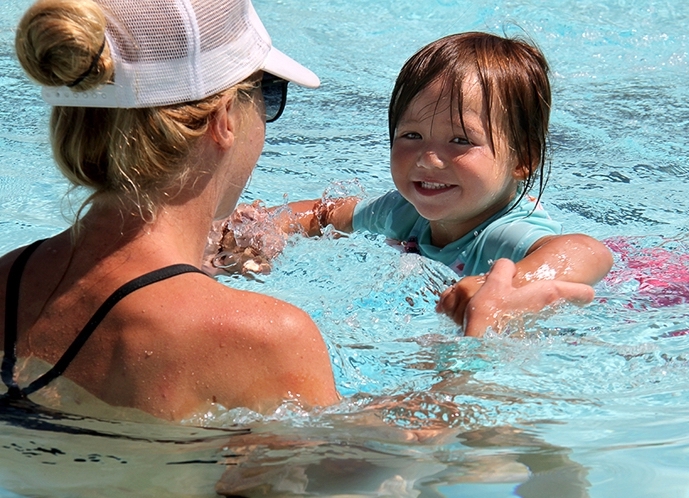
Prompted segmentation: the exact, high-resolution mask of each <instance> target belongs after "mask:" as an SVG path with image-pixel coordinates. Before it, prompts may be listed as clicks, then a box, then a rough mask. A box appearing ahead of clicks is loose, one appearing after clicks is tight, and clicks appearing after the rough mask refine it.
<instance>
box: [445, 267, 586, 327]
mask: <svg viewBox="0 0 689 498" xmlns="http://www.w3.org/2000/svg"><path fill="white" fill-rule="evenodd" d="M516 272H517V268H516V266H515V264H514V263H513V262H512V261H510V260H508V259H499V260H498V261H496V262H495V264H494V265H493V268H491V270H490V272H489V273H488V274H487V275H486V278H485V283H484V284H483V285H482V286H481V287H480V288H479V289H478V290H476V291H475V293H474V295H473V297H471V298H469V301H468V304H466V306H465V307H464V308H463V314H462V318H463V321H461V322H458V321H457V318H456V317H458V316H460V315H459V314H458V312H457V311H456V310H457V309H458V308H459V307H460V305H461V303H460V302H459V301H460V300H458V299H456V300H453V299H451V298H450V297H448V299H447V300H446V301H445V303H444V306H445V307H443V308H442V311H443V312H445V313H446V314H448V315H449V316H450V317H451V318H452V319H453V320H455V322H457V323H459V324H460V325H463V328H464V335H466V336H472V337H481V336H482V335H483V334H484V333H485V331H486V329H488V327H491V328H493V329H494V330H495V331H496V332H500V329H501V327H502V326H503V325H504V324H505V323H506V322H507V321H508V320H509V319H511V318H514V317H517V316H519V315H522V314H524V313H536V312H538V311H541V310H542V309H543V308H545V307H546V306H549V305H551V304H554V303H557V302H560V301H564V302H569V303H572V304H576V305H584V304H587V303H590V302H591V301H592V300H593V297H594V292H593V288H592V287H591V286H589V285H586V284H579V283H573V282H565V281H562V280H542V281H535V282H530V283H527V284H525V285H523V286H521V287H515V286H514V282H513V279H514V276H515V274H516ZM460 283H461V282H460ZM450 294H451V293H450ZM450 294H448V296H449V295H450ZM461 297H462V299H465V296H461ZM441 303H442V300H441ZM453 304H454V305H455V306H454V307H452V305H453Z"/></svg>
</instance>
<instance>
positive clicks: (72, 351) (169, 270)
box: [2, 256, 206, 397]
mask: <svg viewBox="0 0 689 498" xmlns="http://www.w3.org/2000/svg"><path fill="white" fill-rule="evenodd" d="M26 259H28V256H27V258H26ZM25 264H26V262H25V261H24V263H23V264H22V268H23V265H25ZM192 272H193V273H200V274H202V275H206V274H205V273H203V272H202V271H201V270H199V269H198V268H196V267H195V266H192V265H186V264H177V265H170V266H166V267H164V268H159V269H157V270H153V271H151V272H149V273H146V274H144V275H141V276H140V277H137V278H135V279H133V280H130V281H129V282H127V283H126V284H124V285H122V286H121V287H120V288H119V289H117V290H116V291H115V292H113V293H112V294H111V295H110V297H108V298H107V299H106V300H105V302H104V303H103V304H102V305H101V306H100V307H99V308H98V310H97V311H96V312H95V313H94V314H93V316H92V317H91V319H90V320H89V321H88V323H87V324H86V326H84V328H83V329H82V330H81V332H79V335H78V336H77V337H76V339H74V341H73V342H72V344H71V345H70V346H69V348H67V350H66V351H65V352H64V354H63V355H62V357H61V358H60V359H59V360H58V361H57V363H55V365H54V366H53V367H52V368H51V369H50V370H48V371H47V372H46V373H44V374H43V375H41V376H40V377H39V378H38V379H36V380H34V381H33V382H32V383H31V384H29V385H28V386H26V387H25V388H23V389H21V390H19V388H18V387H17V386H16V383H15V382H14V380H13V379H12V375H13V371H14V363H15V362H16V352H15V351H16V344H15V345H14V347H13V348H12V349H13V355H12V356H13V361H12V364H11V367H12V370H10V371H9V373H7V372H6V371H5V360H3V370H2V375H3V381H5V384H6V385H7V386H8V388H9V389H10V390H11V391H14V393H15V394H14V395H13V394H10V393H9V392H8V394H10V396H11V397H16V396H17V395H19V396H20V397H23V396H28V395H29V394H31V393H33V392H35V391H37V390H38V389H41V388H42V387H44V386H45V385H47V384H48V383H50V382H52V381H53V380H54V379H56V378H57V377H59V376H60V375H62V374H63V373H64V371H65V370H66V369H67V367H68V366H69V364H70V363H71V362H72V360H74V357H75V356H76V355H77V353H79V351H80V350H81V348H82V346H83V345H84V344H85V343H86V341H88V339H89V337H91V334H93V332H94V330H96V327H98V325H99V324H100V323H101V322H102V321H103V319H104V318H105V316H106V315H107V314H108V312H109V311H110V310H111V309H112V308H113V307H114V306H115V305H116V304H117V303H118V302H120V301H121V300H122V299H123V298H125V297H126V296H128V295H129V294H131V293H132V292H134V291H136V290H138V289H141V288H142V287H146V286H147V285H150V284H153V283H156V282H160V281H161V280H165V279H168V278H170V277H174V276H176V275H180V274H182V273H192ZM19 274H20V275H21V271H20V272H19ZM17 294H18V293H17ZM16 301H18V297H17V299H16ZM6 314H7V312H6ZM16 315H17V312H16V310H15V311H14V316H15V326H14V329H15V332H14V337H15V342H16ZM5 330H7V329H5ZM5 344H6V346H7V340H6V341H5ZM5 358H7V351H5ZM6 375H9V379H10V381H11V384H12V386H10V385H9V384H7V381H6V379H5V377H6Z"/></svg>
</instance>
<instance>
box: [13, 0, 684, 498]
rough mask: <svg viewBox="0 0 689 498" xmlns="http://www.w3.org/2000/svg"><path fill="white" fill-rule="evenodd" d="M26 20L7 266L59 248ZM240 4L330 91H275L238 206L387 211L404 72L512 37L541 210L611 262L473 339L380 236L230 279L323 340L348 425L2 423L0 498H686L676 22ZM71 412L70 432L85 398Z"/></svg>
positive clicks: (438, 282) (620, 16) (347, 240)
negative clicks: (536, 114) (535, 58)
mask: <svg viewBox="0 0 689 498" xmlns="http://www.w3.org/2000/svg"><path fill="white" fill-rule="evenodd" d="M29 4H30V2H29V1H27V0H4V1H3V2H2V4H0V87H2V90H1V91H0V104H1V105H0V252H3V253H4V252H6V251H8V250H10V249H12V248H14V247H16V246H18V245H20V244H25V243H28V242H30V241H32V240H35V239H36V238H39V237H45V236H48V235H51V234H54V233H56V232H57V231H60V230H62V229H64V228H65V227H67V226H68V221H66V220H65V216H64V215H65V214H67V215H68V214H69V206H70V202H69V199H68V200H65V199H64V197H63V194H64V192H65V190H66V185H65V183H64V181H63V180H62V179H61V178H60V176H59V174H58V173H57V171H56V169H55V167H54V166H53V164H52V161H51V159H50V150H49V145H48V141H47V114H48V109H47V106H46V105H44V104H43V103H42V102H41V101H40V97H39V92H38V90H37V89H36V88H35V87H34V86H32V85H31V84H29V83H28V82H27V81H26V80H25V77H24V76H23V74H22V72H21V70H20V69H19V67H18V64H17V63H16V61H15V58H14V55H13V46H12V41H13V29H14V26H15V24H16V22H17V20H18V18H19V16H20V15H21V13H22V12H23V11H24V10H25V9H26V7H27V6H28V5H29ZM255 5H256V9H257V11H258V12H259V14H260V15H261V17H262V19H263V20H264V23H265V24H266V26H267V28H268V30H269V32H271V34H272V36H273V39H274V41H275V43H276V45H277V46H278V47H279V48H281V49H282V50H283V51H285V52H286V53H288V54H290V55H292V56H294V57H295V58H296V59H297V60H300V61H301V62H303V63H304V64H305V65H307V66H308V67H310V68H312V69H313V70H314V71H315V72H316V73H317V74H319V76H320V77H321V80H322V87H321V88H320V89H318V90H315V91H311V90H304V89H300V88H292V87H290V93H289V97H288V105H287V108H286V110H285V113H284V114H283V116H282V117H281V118H280V120H278V121H277V122H275V123H272V124H269V125H268V130H267V140H266V147H265V152H264V154H263V155H262V157H261V159H260V161H259V166H258V168H257V170H256V172H255V173H254V175H253V177H252V179H251V182H250V184H249V186H248V187H247V190H246V192H245V194H244V197H243V199H244V200H245V201H251V200H253V199H256V198H260V199H263V200H264V201H266V203H267V204H279V203H282V202H284V201H285V199H286V198H287V199H289V200H297V199H305V198H314V197H320V196H321V195H322V193H323V191H324V190H325V189H326V188H330V189H338V188H343V189H349V190H356V189H359V188H362V189H363V190H364V191H365V192H366V193H367V194H371V195H375V194H378V193H382V192H385V191H386V190H388V189H390V188H391V187H392V182H391V180H390V177H389V173H388V171H387V166H386V164H387V159H388V138H387V125H386V115H387V114H386V113H387V99H388V95H389V93H390V91H391V89H392V85H393V82H394V78H395V76H396V74H397V71H398V70H399V68H400V67H401V65H402V64H403V63H404V61H405V60H406V58H407V57H409V56H410V55H411V54H412V53H413V52H414V51H415V50H417V49H418V48H419V47H421V46H422V45H424V44H426V43H428V42H430V41H432V40H434V39H436V38H438V37H440V36H442V35H445V34H449V33H454V32H459V31H466V30H488V31H491V32H495V33H502V32H507V33H510V34H517V33H523V34H525V35H527V36H529V37H531V38H532V39H533V40H535V41H536V42H537V43H538V45H539V46H540V47H541V49H542V50H543V51H544V53H545V54H546V57H547V58H548V60H549V62H550V65H551V70H552V85H553V109H552V126H551V131H552V136H551V140H552V146H553V154H552V176H551V180H550V183H549V185H548V187H547V190H546V193H545V196H544V203H545V205H546V207H547V208H548V210H549V211H550V212H551V215H553V217H555V218H557V219H559V220H561V221H563V222H564V224H565V228H566V229H567V230H571V231H581V232H586V233H589V234H591V235H593V236H596V237H599V238H601V239H606V240H607V241H608V243H609V245H610V247H611V248H613V249H614V251H615V255H616V265H615V267H614V269H613V272H612V273H611V275H610V276H609V277H608V279H606V281H605V282H602V283H601V284H599V285H598V286H597V288H596V290H597V298H596V300H595V301H594V303H593V304H591V305H590V306H588V307H586V308H583V309H578V308H573V307H565V308H563V309H560V310H559V312H558V313H556V314H551V315H550V316H539V317H534V318H533V319H530V318H527V319H526V320H525V321H524V323H523V324H521V326H520V324H515V326H514V327H513V328H512V330H511V333H508V334H505V335H503V336H495V335H489V336H487V337H485V338H484V339H481V340H477V339H464V338H461V337H458V336H457V334H456V328H455V327H454V326H453V325H452V324H451V323H450V322H449V321H448V320H445V319H443V318H442V317H439V316H437V315H436V314H435V312H434V305H435V294H434V292H436V291H437V290H438V289H439V288H442V286H443V281H444V280H445V279H447V278H449V277H450V276H449V275H448V272H447V270H446V269H444V268H443V267H442V266H441V265H438V264H436V263H433V262H428V261H423V260H421V259H419V258H418V257H416V256H413V255H400V254H398V253H397V252H396V251H395V250H393V249H392V248H390V247H388V246H387V245H386V244H384V242H383V241H382V240H381V239H380V238H379V237H375V236H370V235H364V234H356V235H353V236H351V237H342V238H335V237H327V236H326V237H323V238H321V239H316V240H304V239H296V240H294V241H293V242H292V243H291V244H290V245H289V246H288V247H287V249H286V251H285V253H284V254H283V255H282V256H281V257H280V258H279V259H278V261H277V263H276V265H275V268H274V271H273V272H272V273H271V274H270V275H267V276H260V277H258V278H257V279H255V280H246V279H243V278H234V277H232V278H230V277H227V278H224V279H223V281H224V282H226V283H227V284H228V285H234V286H238V287H243V288H247V289H251V290H256V291H259V292H266V293H269V294H272V295H275V296H278V297H281V298H283V299H286V300H288V301H290V302H292V303H294V304H296V305H298V306H301V307H302V308H304V309H306V310H307V311H308V312H309V313H310V314H311V315H312V316H313V317H314V319H315V320H316V322H317V323H318V325H319V327H320V328H321V330H322V332H323V334H324V337H325V338H326V342H327V344H328V347H329V350H330V353H331V358H332V361H333V365H334V369H335V373H336V378H337V383H338V388H339V389H340V391H341V392H342V393H343V394H344V395H345V396H346V399H345V400H344V401H343V402H342V404H341V405H339V406H336V407H331V408H329V409H327V410H323V411H321V412H317V413H310V414H307V413H303V412H301V411H300V410H299V409H298V408H296V407H294V406H291V405H289V404H287V405H285V406H284V407H282V408H281V409H280V410H279V411H278V412H277V413H276V414H274V415H273V416H271V417H258V416H257V415H256V414H253V413H251V412H247V411H244V410H232V411H229V412H228V411H225V410H222V409H217V410H215V411H209V412H208V413H206V414H200V415H199V417H198V418H196V419H194V420H190V421H188V425H186V426H176V425H169V424H162V423H159V422H155V421H151V420H148V419H145V420H139V419H134V420H133V419H132V417H131V415H130V414H125V415H123V414H120V413H115V412H114V410H113V411H109V410H107V409H103V408H102V407H99V408H98V409H95V408H94V407H92V406H90V405H88V407H89V409H88V410H86V413H87V414H88V415H90V416H89V417H84V416H81V415H67V414H65V413H64V412H63V411H58V412H47V413H35V414H33V415H31V416H29V417H26V416H24V417H20V416H18V415H16V414H12V413H3V414H2V415H0V424H2V430H0V462H2V463H1V464H0V496H8V497H9V496H16V495H15V494H13V493H16V494H18V495H20V496H51V497H56V496H69V497H74V496H123V495H127V494H130V495H132V496H161V495H166V496H204V497H205V496H214V495H215V491H214V487H215V485H216V482H219V488H218V489H219V490H223V491H225V492H228V493H229V492H230V491H235V492H237V493H238V494H242V493H245V494H251V493H249V492H248V491H241V492H240V490H242V489H244V490H246V489H253V495H255V496H258V495H259V491H257V489H259V488H257V486H258V484H257V483H262V484H263V485H264V488H262V489H264V490H267V489H272V491H270V492H269V491H266V493H267V494H269V495H270V494H271V493H272V494H273V495H278V494H280V493H282V495H287V496H304V495H307V494H308V495H309V496H334V495H344V494H347V495H355V496H402V497H406V496H409V497H441V496H444V497H454V496H480V497H493V496H495V497H505V496H515V495H517V496H522V497H550V496H559V497H570V496H571V497H575V496H576V497H584V496H591V497H609V496H625V497H636V496H638V497H649V496H659V497H676V496H688V495H689V459H688V458H687V454H688V451H689V444H688V436H689V431H688V430H687V427H688V426H689V425H688V422H689V391H688V389H689V382H688V380H687V379H689V376H688V375H687V373H688V372H689V363H688V362H689V320H687V317H688V316H689V305H688V304H687V303H688V302H689V282H688V280H687V272H688V271H689V270H688V268H687V267H688V266H689V247H687V246H688V245H689V243H688V242H687V240H686V231H687V229H686V221H685V220H686V213H687V212H688V210H689V209H688V208H689V195H688V194H689V191H688V189H687V187H686V185H685V184H686V182H687V179H688V177H689V166H688V164H689V162H688V160H689V133H688V131H687V130H689V104H688V102H689V89H688V88H687V86H686V80H687V75H688V74H689V39H688V35H687V32H686V26H687V24H688V21H689V4H686V2H675V1H653V0H646V1H634V2H632V1H627V0H617V1H605V2H603V1H593V0H552V1H548V2H545V1H529V0H514V1H499V0H488V1H484V2H464V1H459V0H437V1H434V0H424V1H421V2H419V1H418V0H396V1H392V0H383V1H377V2H367V1H364V0H350V1H347V2H344V1H341V0H329V1H322V0H318V1H312V2H302V1H296V0H281V1H274V2H268V1H266V0H256V1H255ZM72 202H73V203H74V202H76V204H77V205H78V198H76V200H73V201H72ZM46 264H49V262H46ZM228 368H231V366H228ZM68 398H69V399H70V400H71V404H70V403H65V404H66V405H67V406H64V407H63V410H64V411H67V412H72V411H74V410H75V409H76V408H78V407H79V406H77V405H78V402H77V401H78V400H80V399H81V398H79V396H78V395H74V396H71V397H68ZM77 411H78V410H77ZM79 413H83V407H82V411H79ZM199 425H200V426H203V427H201V428H199V427H196V426H199ZM244 427H250V428H251V429H252V433H251V434H245V433H244V432H243V431H242V430H240V429H241V428H244ZM237 455H243V456H237ZM252 486H253V488H252ZM270 486H272V488H270Z"/></svg>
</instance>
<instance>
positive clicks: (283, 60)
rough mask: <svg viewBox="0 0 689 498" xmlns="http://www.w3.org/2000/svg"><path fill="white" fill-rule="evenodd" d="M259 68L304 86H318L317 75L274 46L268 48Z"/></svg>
mask: <svg viewBox="0 0 689 498" xmlns="http://www.w3.org/2000/svg"><path fill="white" fill-rule="evenodd" d="M261 69H262V70H263V71H265V72H267V73H270V74H272V75H274V76H277V77H279V78H283V79H285V80H287V81H292V82H294V83H296V84H297V85H301V86H305V87H306V88H318V87H319V86H320V84H321V80H320V79H318V76H316V74H315V73H314V72H313V71H311V70H310V69H306V68H305V67H304V66H302V65H301V64H299V63H298V62H297V61H295V60H294V59H292V58H291V57H289V56H287V55H285V54H283V53H282V52H280V51H279V50H278V49H276V48H275V47H271V48H270V52H268V56H267V57H266V59H265V60H264V61H263V66H262V67H261Z"/></svg>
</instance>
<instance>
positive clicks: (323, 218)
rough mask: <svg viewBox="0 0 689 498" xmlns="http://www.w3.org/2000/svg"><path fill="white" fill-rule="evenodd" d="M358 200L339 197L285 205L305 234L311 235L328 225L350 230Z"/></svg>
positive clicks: (356, 198)
mask: <svg viewBox="0 0 689 498" xmlns="http://www.w3.org/2000/svg"><path fill="white" fill-rule="evenodd" d="M360 200H361V199H359V198H358V197H340V198H337V199H327V200H323V199H317V200H310V201H296V202H290V203H289V204H287V207H288V208H289V211H290V212H291V215H292V216H294V217H295V218H296V220H297V221H298V223H299V225H300V226H301V227H302V229H303V230H304V232H305V233H306V235H308V236H309V237H313V236H316V235H321V233H322V231H323V228H325V227H327V226H328V225H332V226H333V227H334V228H335V230H338V231H340V232H346V233H350V232H352V230H353V229H352V218H353V217H354V207H355V206H356V205H357V203H358V202H359V201H360ZM273 209H275V208H273Z"/></svg>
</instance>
